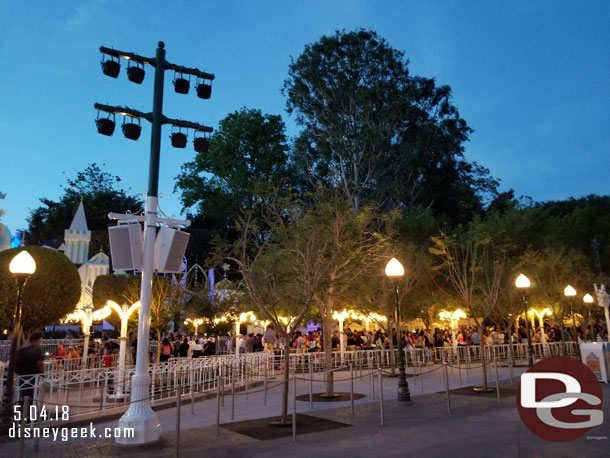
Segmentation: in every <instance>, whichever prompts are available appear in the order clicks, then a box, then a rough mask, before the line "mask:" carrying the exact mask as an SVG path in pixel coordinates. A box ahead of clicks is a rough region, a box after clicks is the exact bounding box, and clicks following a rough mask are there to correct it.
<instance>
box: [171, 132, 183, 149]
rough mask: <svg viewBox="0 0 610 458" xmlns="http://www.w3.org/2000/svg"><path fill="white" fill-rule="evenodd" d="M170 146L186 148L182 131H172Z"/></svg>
mask: <svg viewBox="0 0 610 458" xmlns="http://www.w3.org/2000/svg"><path fill="white" fill-rule="evenodd" d="M171 139H172V146H173V147H174V148H186V134H183V133H182V132H174V133H173V134H172V135H171Z"/></svg>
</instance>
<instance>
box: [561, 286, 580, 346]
mask: <svg viewBox="0 0 610 458" xmlns="http://www.w3.org/2000/svg"><path fill="white" fill-rule="evenodd" d="M563 295H564V296H565V297H567V298H568V299H569V301H570V315H571V316H572V331H573V332H574V339H575V340H576V342H578V334H577V332H576V319H575V318H574V296H576V290H575V289H574V287H573V286H572V285H568V286H566V287H565V288H564V289H563Z"/></svg>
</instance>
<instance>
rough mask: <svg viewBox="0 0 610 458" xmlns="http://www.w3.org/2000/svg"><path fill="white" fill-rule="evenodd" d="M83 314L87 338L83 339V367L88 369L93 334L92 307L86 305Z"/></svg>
mask: <svg viewBox="0 0 610 458" xmlns="http://www.w3.org/2000/svg"><path fill="white" fill-rule="evenodd" d="M83 312H84V315H83V334H84V335H85V340H84V341H83V364H82V368H83V369H87V353H88V352H89V336H90V335H91V334H90V332H91V321H92V315H93V311H92V310H91V307H86V308H85V309H84V310H83Z"/></svg>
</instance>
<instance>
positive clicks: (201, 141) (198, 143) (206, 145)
mask: <svg viewBox="0 0 610 458" xmlns="http://www.w3.org/2000/svg"><path fill="white" fill-rule="evenodd" d="M193 145H194V147H195V151H197V152H198V153H207V152H208V150H209V149H210V142H209V141H208V139H207V138H205V137H196V138H195V139H194V140H193Z"/></svg>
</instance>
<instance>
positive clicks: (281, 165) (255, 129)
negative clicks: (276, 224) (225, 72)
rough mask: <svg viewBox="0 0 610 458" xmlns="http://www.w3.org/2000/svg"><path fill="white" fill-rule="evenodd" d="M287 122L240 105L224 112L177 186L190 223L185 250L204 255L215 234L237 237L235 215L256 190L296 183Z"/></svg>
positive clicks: (251, 203) (249, 203)
mask: <svg viewBox="0 0 610 458" xmlns="http://www.w3.org/2000/svg"><path fill="white" fill-rule="evenodd" d="M294 181H295V178H294V174H293V173H292V169H291V167H290V161H289V147H288V143H287V139H286V134H285V126H284V122H283V121H282V118H281V117H280V116H278V115H271V114H263V113H262V112H261V111H260V110H254V109H247V108H242V109H241V110H239V111H235V112H233V113H230V114H229V115H227V116H226V117H225V118H224V119H223V120H222V121H220V125H219V127H218V129H217V130H216V132H215V133H214V134H213V135H212V137H211V138H210V148H209V151H207V152H206V153H197V155H196V156H195V159H194V160H192V161H190V162H187V163H185V164H184V165H183V166H182V170H181V173H180V174H179V175H178V176H177V177H176V190H177V191H180V193H181V199H182V204H183V206H184V208H185V209H187V211H188V214H189V218H190V219H192V225H191V228H190V229H189V231H190V232H191V234H192V237H191V243H190V247H189V253H188V255H189V256H190V257H192V258H193V259H195V258H199V259H205V258H206V257H207V254H208V252H209V245H210V241H211V239H212V238H213V237H214V235H220V236H222V237H223V238H225V239H227V240H236V239H237V238H238V235H237V232H236V230H235V220H236V219H237V218H238V217H239V216H240V214H241V212H242V211H243V210H248V209H251V208H253V206H254V204H255V203H256V199H257V196H260V195H264V194H265V193H266V192H267V191H268V190H269V189H275V188H278V187H280V186H281V185H283V184H288V183H289V184H294Z"/></svg>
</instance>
